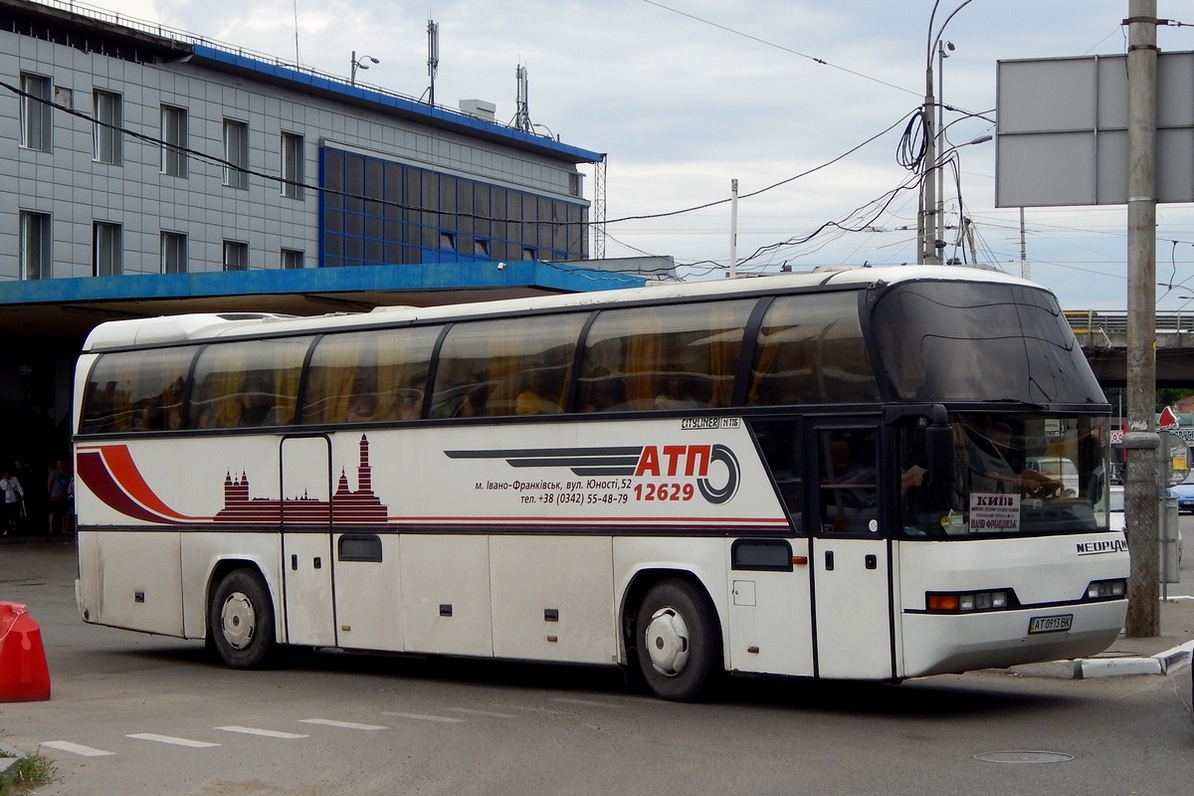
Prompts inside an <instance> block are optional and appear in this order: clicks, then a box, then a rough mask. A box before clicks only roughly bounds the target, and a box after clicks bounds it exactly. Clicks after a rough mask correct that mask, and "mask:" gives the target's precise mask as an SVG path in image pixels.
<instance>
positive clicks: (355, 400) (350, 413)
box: [344, 392, 377, 423]
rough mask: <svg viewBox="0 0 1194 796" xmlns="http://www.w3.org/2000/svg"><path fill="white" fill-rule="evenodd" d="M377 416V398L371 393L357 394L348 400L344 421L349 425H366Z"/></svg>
mask: <svg viewBox="0 0 1194 796" xmlns="http://www.w3.org/2000/svg"><path fill="white" fill-rule="evenodd" d="M376 416H377V396H376V395H374V394H373V393H370V392H363V393H357V394H356V395H354V396H352V397H351V398H349V399H348V408H347V409H346V410H345V412H344V420H345V422H348V423H366V422H368V421H370V420H373V419H374V418H376Z"/></svg>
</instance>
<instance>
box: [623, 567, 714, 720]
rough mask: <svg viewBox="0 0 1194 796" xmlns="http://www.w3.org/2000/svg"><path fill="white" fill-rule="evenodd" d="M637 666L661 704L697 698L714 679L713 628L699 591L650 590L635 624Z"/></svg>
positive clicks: (663, 584) (671, 583) (667, 586)
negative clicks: (662, 701)
mask: <svg viewBox="0 0 1194 796" xmlns="http://www.w3.org/2000/svg"><path fill="white" fill-rule="evenodd" d="M635 637H636V641H637V644H638V656H637V657H638V665H639V670H640V671H641V672H642V674H643V679H645V680H646V681H647V687H648V688H650V689H651V691H652V692H653V693H654V694H655V695H656V696H658V697H660V698H661V699H670V700H674V701H677V702H689V701H692V700H695V699H697V698H699V697H700V696H701V695H702V693H703V692H704V691H705V688H706V687H707V686H708V685H709V684H710V682H711V680H713V679H714V677H715V675H717V674H719V673H720V665H721V661H720V653H719V650H720V648H721V645H720V644H719V643H718V632H717V626H716V625H715V623H714V621H713V617H712V614H711V613H710V609H709V608H708V604H707V602H706V600H705V599H704V596H703V595H702V594H701V593H700V591H699V590H698V589H697V588H696V587H694V586H692V585H691V584H689V583H688V582H686V581H683V580H678V579H669V580H663V581H660V582H659V583H657V584H655V585H654V586H652V587H651V589H650V591H648V592H647V595H646V596H645V597H644V598H643V602H642V604H641V605H640V606H639V611H638V616H637V618H636V620H635Z"/></svg>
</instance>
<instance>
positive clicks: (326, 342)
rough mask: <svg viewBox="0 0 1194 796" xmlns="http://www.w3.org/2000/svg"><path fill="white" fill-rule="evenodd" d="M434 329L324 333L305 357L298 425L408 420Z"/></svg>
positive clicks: (415, 407) (416, 411)
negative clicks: (304, 387) (304, 390)
mask: <svg viewBox="0 0 1194 796" xmlns="http://www.w3.org/2000/svg"><path fill="white" fill-rule="evenodd" d="M439 333H440V330H439V328H438V327H422V328H416V329H387V330H384V331H380V332H377V331H374V332H356V333H353V334H338V335H329V336H327V337H324V338H323V339H322V340H320V341H319V344H318V345H316V346H315V352H314V353H313V354H312V355H311V364H310V369H309V371H308V373H309V377H308V384H307V394H306V398H305V401H304V406H303V422H304V423H341V422H349V423H360V422H367V421H370V420H414V419H416V418H418V417H419V416H420V415H421V414H422V410H423V391H424V390H425V389H426V388H427V369H428V366H429V363H430V362H431V351H432V348H433V347H434V346H435V340H436V338H437V337H438V336H439Z"/></svg>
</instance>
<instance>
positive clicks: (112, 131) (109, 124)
mask: <svg viewBox="0 0 1194 796" xmlns="http://www.w3.org/2000/svg"><path fill="white" fill-rule="evenodd" d="M94 102H95V109H94V113H95V115H94V117H93V118H94V119H95V124H94V126H93V132H92V143H93V144H94V148H95V154H94V157H95V159H96V160H97V161H99V162H100V163H111V164H112V165H114V166H119V165H120V161H121V150H120V146H121V139H122V136H121V130H120V128H121V126H122V124H123V120H122V115H121V96H120V95H119V94H113V93H112V92H110V91H99V90H97V91H96V92H95V96H94Z"/></svg>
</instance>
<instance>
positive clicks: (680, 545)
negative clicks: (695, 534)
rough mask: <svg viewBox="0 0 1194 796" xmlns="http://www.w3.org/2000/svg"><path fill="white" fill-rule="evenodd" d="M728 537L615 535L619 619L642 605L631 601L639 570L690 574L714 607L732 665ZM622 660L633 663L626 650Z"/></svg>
mask: <svg viewBox="0 0 1194 796" xmlns="http://www.w3.org/2000/svg"><path fill="white" fill-rule="evenodd" d="M727 544H728V543H727V541H726V540H725V539H722V538H715V537H704V538H692V537H674V536H673V537H669V536H662V537H658V536H623V537H616V538H615V539H614V594H616V595H618V604H619V606H620V610H619V620H620V618H621V616H622V615H624V614H625V613H626V612H637V611H638V609H639V606H638V605H633V604H627V595H628V592H629V590H630V587H631V584H632V583H634V582H635V579H636V577H637V576H638V575H639V573H642V577H646V578H650V579H652V580H654V581H657V580H661V579H664V578H668V577H687V578H688V579H690V580H691V579H694V578H695V580H696V581H698V582H699V585H700V587H701V589H702V591H704V593H705V595H706V596H707V597H708V598H709V602H710V604H711V605H712V607H713V613H714V617H713V619H714V622H716V624H717V626H718V629H719V630H720V631H721V639H720V641H721V644H722V650H723V653H724V658H725V660H723V662H722V663H723V666H725V667H726V668H727V669H728V668H729V642H728V640H727V638H726V636H727V628H728V627H729V617H728V614H727V613H726V595H727V594H728V593H729V590H730V585H729V579H728V578H727V577H726V571H727V569H728V568H727V567H726V547H727ZM618 662H619V663H632V661H631V660H629V658H628V656H627V654H626V650H625V649H623V650H621V652H620V655H619V660H618Z"/></svg>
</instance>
